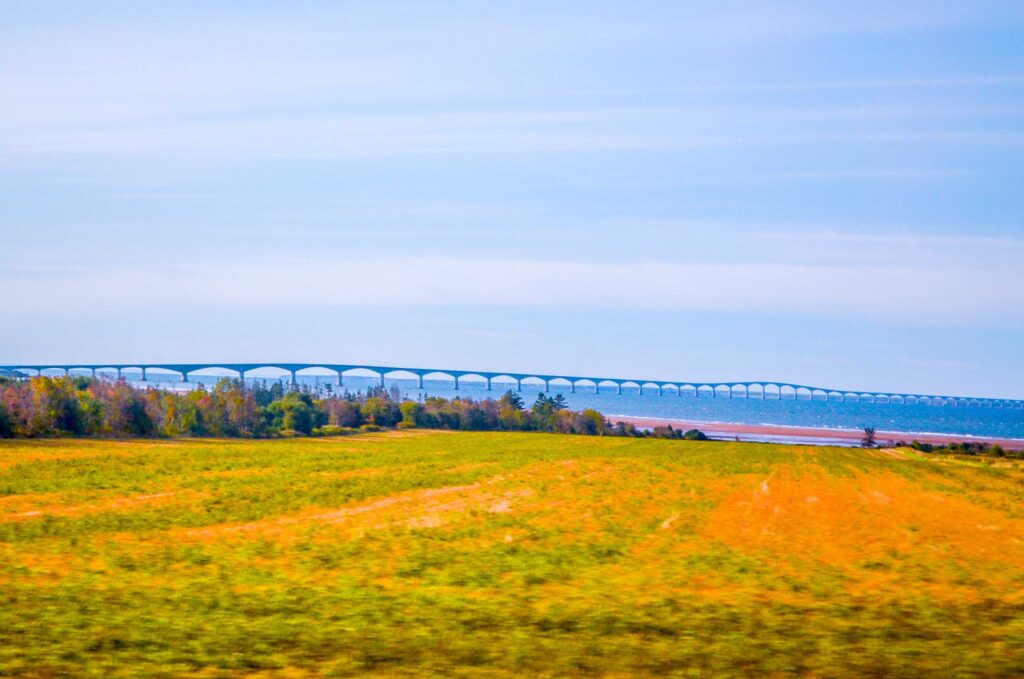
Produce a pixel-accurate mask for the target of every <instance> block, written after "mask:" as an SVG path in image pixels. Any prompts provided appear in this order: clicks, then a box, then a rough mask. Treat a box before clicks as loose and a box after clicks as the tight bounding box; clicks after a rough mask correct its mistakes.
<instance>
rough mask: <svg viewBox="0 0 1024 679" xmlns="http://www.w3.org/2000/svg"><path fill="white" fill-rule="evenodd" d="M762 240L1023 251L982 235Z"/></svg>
mask: <svg viewBox="0 0 1024 679" xmlns="http://www.w3.org/2000/svg"><path fill="white" fill-rule="evenodd" d="M756 236H757V237H758V238H761V239H763V240H774V241H786V242H790V241H798V242H801V243H827V244H833V245H838V244H853V245H877V246H881V247H906V248H922V247H933V248H947V249H948V248H953V249H960V248H965V247H969V248H986V249H991V250H993V254H996V253H997V252H998V250H1006V249H1011V250H1018V249H1024V239H1022V238H1012V237H1007V236H988V235H981V234H938V233H863V232H855V231H802V232H799V231H793V232H764V233H759V234H756Z"/></svg>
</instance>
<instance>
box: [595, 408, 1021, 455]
mask: <svg viewBox="0 0 1024 679" xmlns="http://www.w3.org/2000/svg"><path fill="white" fill-rule="evenodd" d="M608 421H609V422H611V423H612V424H615V423H617V422H624V423H626V424H632V425H634V426H636V427H641V428H645V429H652V428H654V427H662V426H666V425H671V426H673V427H674V428H676V429H684V430H685V429H699V430H701V431H702V432H704V433H705V434H706V435H708V436H709V437H711V438H718V439H732V440H740V441H764V442H772V443H815V444H834V445H843V446H851V445H859V444H860V441H861V438H862V437H863V436H864V432H863V431H859V430H853V429H825V428H818V427H793V426H785V425H775V424H735V423H729V422H694V421H686V420H674V419H657V418H651V417H620V416H609V417H608ZM875 440H876V442H877V443H878V444H879V445H883V446H885V445H892V444H895V443H896V442H899V441H905V442H908V443H909V442H910V441H920V442H921V443H930V444H933V445H943V444H947V443H987V444H989V445H1000V446H1002V447H1003V448H1005V449H1007V450H1024V439H1009V438H992V437H984V436H959V435H956V434H915V433H908V432H893V431H877V432H875Z"/></svg>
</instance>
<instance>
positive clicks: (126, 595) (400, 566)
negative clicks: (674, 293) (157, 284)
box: [0, 432, 1024, 677]
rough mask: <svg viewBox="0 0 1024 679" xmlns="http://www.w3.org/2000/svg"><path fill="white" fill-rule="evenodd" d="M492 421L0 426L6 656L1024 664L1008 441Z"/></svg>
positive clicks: (190, 669) (85, 662) (624, 668)
mask: <svg viewBox="0 0 1024 679" xmlns="http://www.w3.org/2000/svg"><path fill="white" fill-rule="evenodd" d="M998 464H999V465H1001V466H997V465H996V464H995V463H993V462H992V461H989V463H988V464H986V463H983V462H975V461H963V460H956V459H952V458H932V457H927V456H923V455H918V454H914V453H911V452H907V451H901V452H897V453H893V454H887V453H884V452H875V451H860V450H849V449H832V448H811V447H806V446H772V445H759V444H740V443H716V442H707V443H697V442H679V441H659V440H648V439H620V438H596V437H573V436H554V435H540V434H498V433H482V434H469V433H424V432H409V433H404V434H370V435H360V436H356V437H344V438H339V439H289V440H271V441H205V440H204V441H170V442H148V441H143V442H139V441H132V442H110V441H19V442H6V443H0V676H39V677H44V676H55V677H56V676H97V677H100V676H103V677H106V676H115V677H116V676H140V677H142V676H145V677H150V676H226V677H227V676H246V675H257V676H267V677H270V676H351V675H363V674H379V675H387V676H395V675H409V674H417V675H423V674H428V675H430V674H436V675H445V676H449V675H462V676H512V675H515V676H519V675H552V676H564V675H579V674H590V675H604V674H611V675H615V674H618V675H623V676H624V675H635V674H650V675H673V674H674V675H679V676H708V675H722V674H728V675H736V674H741V675H742V674H750V675H759V676H760V675H765V674H769V675H773V674H775V675H777V674H788V673H796V674H808V675H815V676H849V675H850V674H857V675H875V676H881V675H888V676H943V677H945V676H951V675H960V676H999V675H1007V676H1008V675H1014V674H1017V675H1019V674H1020V673H1021V672H1024V513H1022V510H1021V507H1022V504H1021V501H1022V500H1024V468H1022V467H1021V466H1019V464H1017V463H1010V462H1000V463H998Z"/></svg>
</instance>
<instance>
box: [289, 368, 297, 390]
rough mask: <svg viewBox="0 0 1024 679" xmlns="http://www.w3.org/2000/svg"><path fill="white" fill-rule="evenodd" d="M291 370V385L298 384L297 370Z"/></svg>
mask: <svg viewBox="0 0 1024 679" xmlns="http://www.w3.org/2000/svg"><path fill="white" fill-rule="evenodd" d="M289 372H290V373H291V376H292V381H291V385H292V386H293V387H294V386H295V385H296V381H295V380H296V377H295V371H294V370H290V371H289Z"/></svg>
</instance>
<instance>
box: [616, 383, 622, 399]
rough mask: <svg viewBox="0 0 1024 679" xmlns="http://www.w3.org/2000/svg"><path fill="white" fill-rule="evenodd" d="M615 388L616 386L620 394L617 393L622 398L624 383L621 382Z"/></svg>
mask: <svg viewBox="0 0 1024 679" xmlns="http://www.w3.org/2000/svg"><path fill="white" fill-rule="evenodd" d="M615 386H616V388H617V389H618V392H617V393H618V395H619V396H622V382H619V383H618V384H616V385H615Z"/></svg>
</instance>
